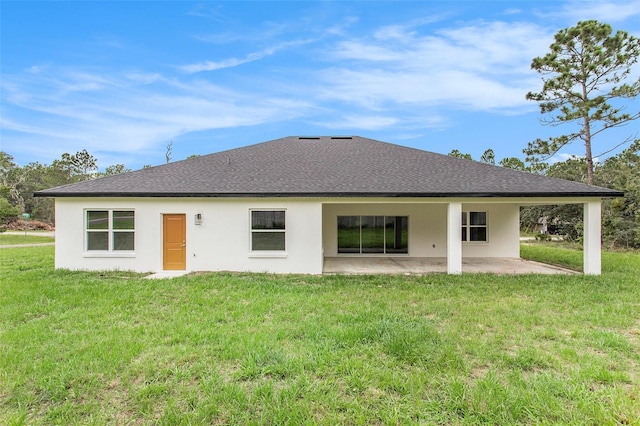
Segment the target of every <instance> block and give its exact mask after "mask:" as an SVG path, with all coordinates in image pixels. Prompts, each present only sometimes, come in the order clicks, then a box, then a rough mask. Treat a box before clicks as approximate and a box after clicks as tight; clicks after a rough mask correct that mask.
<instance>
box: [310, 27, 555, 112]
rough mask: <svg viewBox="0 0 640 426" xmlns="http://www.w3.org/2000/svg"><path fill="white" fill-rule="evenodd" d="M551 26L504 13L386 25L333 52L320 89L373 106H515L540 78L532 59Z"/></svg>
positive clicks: (332, 96) (507, 108)
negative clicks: (468, 21) (430, 25)
mask: <svg viewBox="0 0 640 426" xmlns="http://www.w3.org/2000/svg"><path fill="white" fill-rule="evenodd" d="M545 34H546V31H545V30H544V29H543V28H540V27H539V26H537V25H534V24H529V23H519V22H515V23H508V22H500V21H497V22H485V23H479V24H476V25H467V26H462V27H458V28H448V29H442V30H440V31H438V32H436V33H434V34H429V35H420V34H418V33H416V32H415V31H413V29H412V27H411V26H401V25H398V26H394V27H385V28H384V29H378V30H375V31H373V32H372V33H371V35H370V36H369V37H363V38H359V39H354V40H345V41H342V42H340V43H338V44H337V45H336V46H335V48H334V49H333V50H332V51H330V52H328V55H327V60H328V61H332V62H334V61H337V60H338V61H339V63H340V66H337V67H331V68H327V69H325V70H324V71H322V73H321V79H322V81H323V82H324V86H323V89H322V91H321V94H322V96H323V97H326V98H330V99H339V100H341V101H343V102H350V103H355V104H358V105H361V106H364V107H366V108H370V109H372V110H379V109H381V108H384V106H385V105H391V104H392V105H399V104H413V105H419V104H423V105H431V106H433V105H442V106H445V107H447V108H451V107H453V108H471V109H474V110H504V112H511V113H512V112H513V109H514V108H522V107H524V106H525V105H526V102H525V100H524V93H526V92H527V90H530V89H532V88H533V87H535V86H534V85H535V84H537V79H536V77H535V76H534V75H532V74H531V71H530V68H529V64H530V61H531V58H533V57H535V56H537V55H540V54H542V53H543V52H544V51H545V49H546V47H547V45H548V43H549V41H548V40H551V39H552V35H551V34H548V37H545ZM525 108H526V107H525Z"/></svg>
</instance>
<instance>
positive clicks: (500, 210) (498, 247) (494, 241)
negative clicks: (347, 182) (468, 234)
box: [322, 200, 520, 257]
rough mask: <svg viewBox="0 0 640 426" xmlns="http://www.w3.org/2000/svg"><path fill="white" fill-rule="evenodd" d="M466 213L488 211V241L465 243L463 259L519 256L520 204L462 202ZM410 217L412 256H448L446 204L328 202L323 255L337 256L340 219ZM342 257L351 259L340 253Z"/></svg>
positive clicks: (323, 213) (410, 253) (324, 211)
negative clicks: (345, 217)
mask: <svg viewBox="0 0 640 426" xmlns="http://www.w3.org/2000/svg"><path fill="white" fill-rule="evenodd" d="M462 210H463V211H486V212H487V234H488V241H487V242H465V243H463V244H462V256H463V257H520V242H519V236H520V223H519V221H520V209H519V206H518V205H517V204H502V203H483V204H480V203H463V204H462ZM356 215H362V216H371V215H386V216H408V217H409V254H408V256H411V257H446V256H447V226H446V224H447V204H446V201H444V202H439V203H438V202H423V203H411V202H400V203H394V200H390V201H385V202H380V203H360V202H354V203H348V202H345V201H340V202H339V203H335V204H332V203H327V204H325V205H324V207H323V212H322V224H323V241H324V255H325V256H327V257H333V256H338V231H337V230H338V226H337V217H338V216H356ZM339 256H350V255H345V254H340V255H339ZM396 256H407V255H396Z"/></svg>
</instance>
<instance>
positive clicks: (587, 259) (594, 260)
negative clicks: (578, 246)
mask: <svg viewBox="0 0 640 426" xmlns="http://www.w3.org/2000/svg"><path fill="white" fill-rule="evenodd" d="M583 208H584V213H583V214H584V243H583V251H584V260H583V262H584V266H583V268H582V269H583V272H584V274H585V275H600V274H601V273H602V242H601V238H602V229H601V228H602V225H601V220H602V219H601V214H602V211H601V210H602V207H601V203H600V202H599V201H598V202H589V203H585V204H584V207H583Z"/></svg>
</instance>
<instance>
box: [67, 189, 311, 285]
mask: <svg viewBox="0 0 640 426" xmlns="http://www.w3.org/2000/svg"><path fill="white" fill-rule="evenodd" d="M87 209H125V210H129V209H131V210H135V253H134V254H129V253H124V254H122V253H120V254H117V253H108V254H104V253H96V252H87V251H86V250H85V230H84V220H85V219H84V218H85V211H86V210H87ZM250 209H274V210H279V209H285V210H286V254H285V253H278V254H277V255H275V256H269V255H266V254H265V253H255V252H254V253H252V252H251V250H250V224H249V220H250V214H249V211H250ZM168 213H184V214H185V215H186V220H187V230H186V233H187V241H186V244H187V261H186V262H187V268H186V269H187V270H188V271H225V270H228V271H251V272H274V273H311V274H320V273H322V262H323V257H322V205H321V203H320V202H319V201H318V200H313V199H256V200H249V199H226V198H205V199H203V198H197V199H191V198H177V199H159V198H148V199H129V198H58V199H56V257H55V264H56V267H57V268H68V269H86V270H113V269H120V270H133V271H139V272H148V271H161V270H162V215H163V214H168ZM196 213H201V214H202V224H201V225H195V223H194V222H195V221H194V216H195V214H196Z"/></svg>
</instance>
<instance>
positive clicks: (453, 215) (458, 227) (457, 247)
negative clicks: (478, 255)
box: [447, 202, 462, 275]
mask: <svg viewBox="0 0 640 426" xmlns="http://www.w3.org/2000/svg"><path fill="white" fill-rule="evenodd" d="M447 273H448V274H455V275H458V274H461V273H462V203H459V202H458V203H449V204H448V205H447Z"/></svg>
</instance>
